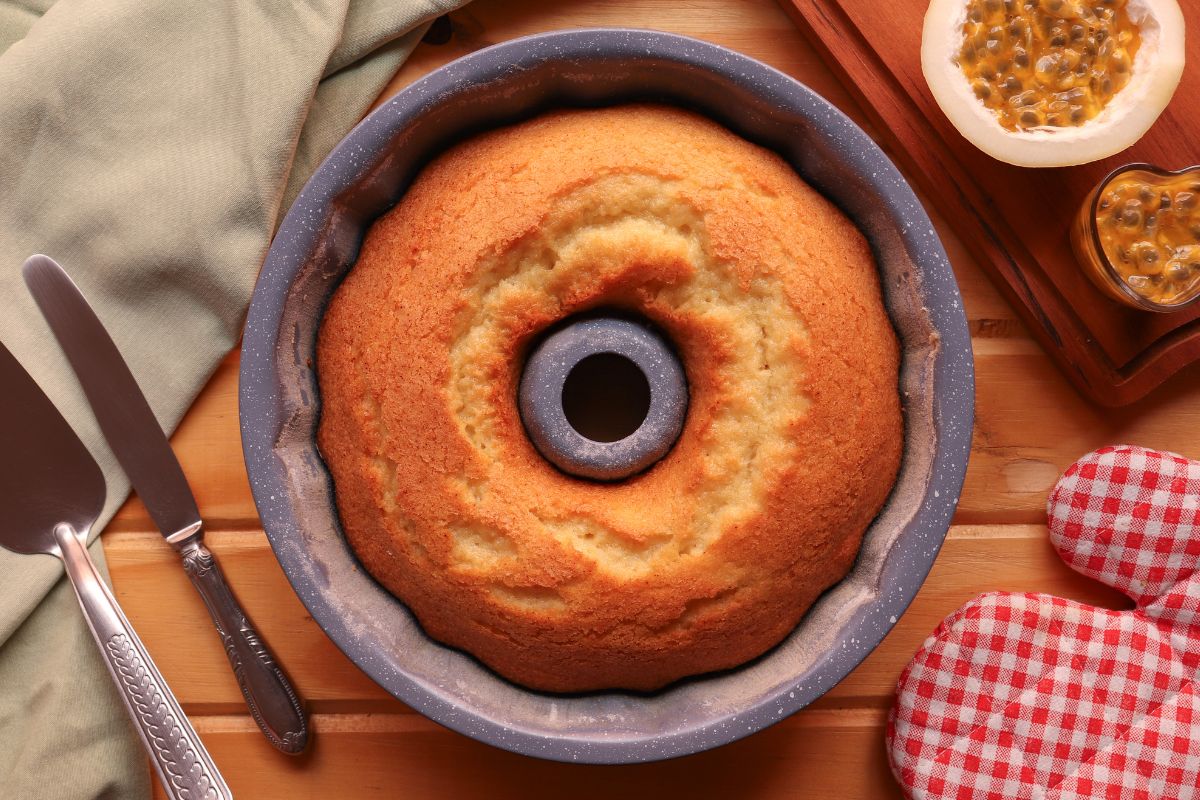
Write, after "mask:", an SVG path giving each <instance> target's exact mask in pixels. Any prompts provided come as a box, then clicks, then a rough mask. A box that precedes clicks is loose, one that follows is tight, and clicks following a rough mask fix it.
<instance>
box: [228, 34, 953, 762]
mask: <svg viewBox="0 0 1200 800" xmlns="http://www.w3.org/2000/svg"><path fill="white" fill-rule="evenodd" d="M633 100H653V101H659V102H666V103H672V104H676V105H679V106H684V107H687V108H690V109H692V110H695V111H698V112H700V113H703V114H706V115H708V116H710V117H711V118H713V119H715V120H717V121H718V122H720V123H722V124H724V125H725V126H727V127H728V128H730V129H732V130H733V131H735V132H737V133H738V134H740V135H742V136H743V137H745V138H746V139H749V140H751V141H753V142H757V143H759V144H762V145H765V146H766V147H769V148H771V149H773V150H775V151H776V152H778V153H779V154H781V155H782V156H783V157H784V158H785V159H787V160H788V161H789V162H790V163H791V164H792V166H793V167H795V169H796V171H797V172H798V173H799V174H800V175H801V176H803V177H804V179H805V180H807V181H808V182H809V183H810V184H812V185H813V186H814V187H816V188H817V189H818V190H819V191H821V192H823V193H824V194H825V195H826V196H827V197H829V198H830V199H831V200H833V202H835V203H836V204H837V205H838V206H840V207H841V208H842V210H843V211H845V213H846V214H847V215H849V216H850V217H851V218H852V219H853V220H854V221H855V222H856V223H857V224H858V226H859V227H860V228H861V229H862V230H863V231H864V232H865V234H866V236H867V238H868V240H869V241H870V243H871V246H872V249H873V251H874V253H875V256H876V259H877V261H878V263H879V266H880V270H881V272H882V283H883V289H884V295H885V301H886V304H887V308H888V311H889V314H890V315H891V317H892V320H893V321H894V323H895V326H896V330H897V332H898V334H899V336H900V339H901V342H902V347H903V351H904V355H903V364H902V370H901V375H900V386H899V389H900V391H901V393H902V396H903V401H904V411H905V450H904V462H903V466H902V468H901V474H900V478H899V481H898V483H897V485H896V487H895V489H894V491H893V492H892V494H891V497H890V498H889V500H888V502H887V504H886V505H885V507H884V509H883V510H882V511H881V512H880V514H879V516H878V518H877V519H876V520H875V521H874V523H873V524H872V525H871V527H870V529H869V530H868V532H867V535H866V538H865V540H864V543H863V547H862V551H861V553H860V555H859V558H858V561H857V562H856V564H855V566H854V568H853V570H852V572H851V573H850V575H849V576H847V577H846V578H845V579H844V580H843V581H842V582H841V583H839V584H838V585H836V586H835V587H833V588H832V589H830V590H829V591H828V592H827V593H826V594H825V595H824V596H823V597H822V599H821V600H820V601H819V602H818V603H817V604H816V605H815V606H814V607H813V608H812V610H811V611H810V612H809V613H808V615H807V616H806V617H805V618H804V619H803V621H802V622H801V623H800V625H799V626H798V627H797V628H796V630H795V631H794V632H793V633H792V634H791V635H790V636H789V637H788V638H787V639H786V640H785V641H784V642H782V643H781V644H780V645H778V646H777V647H775V648H774V649H773V650H771V651H770V652H768V653H766V654H765V655H763V656H762V657H760V658H758V659H756V660H754V661H753V662H751V663H748V664H746V665H744V666H742V667H739V668H737V669H734V670H730V671H728V672H723V673H719V674H710V675H703V676H699V677H695V678H691V679H687V680H684V681H681V682H679V683H676V684H673V685H672V686H669V687H667V688H666V689H663V690H661V691H658V692H655V693H653V694H632V693H627V692H605V693H596V694H587V695H572V696H563V695H551V694H543V693H538V692H534V691H531V690H528V689H525V688H523V687H521V686H517V685H515V684H512V683H509V682H508V681H505V680H504V679H503V678H500V677H499V676H497V675H496V674H495V673H493V672H491V671H489V670H488V669H487V668H486V667H484V666H482V665H481V664H480V663H479V662H477V661H475V660H474V659H473V658H471V657H470V656H469V655H467V654H465V653H462V652H459V651H456V650H453V649H450V648H448V647H445V646H443V645H441V644H439V643H438V642H436V641H433V640H432V639H430V638H429V637H427V636H426V635H425V634H424V633H423V632H422V630H421V628H420V627H419V626H418V625H417V623H416V621H415V620H414V619H413V617H412V616H411V615H410V614H409V612H408V611H407V610H406V608H405V607H404V605H403V604H401V603H400V601H398V600H397V599H396V598H395V597H393V596H392V595H390V594H388V592H387V591H385V590H384V589H383V588H382V587H381V586H379V585H378V584H377V583H375V582H374V581H373V580H372V579H371V577H370V576H369V575H368V574H367V573H366V572H365V571H364V570H363V569H362V568H361V566H360V565H359V564H358V562H357V561H356V559H355V557H354V554H353V553H352V552H351V550H350V549H349V547H348V546H347V544H346V542H345V539H344V538H343V536H342V533H341V530H340V528H339V524H338V516H337V512H336V510H335V506H334V500H333V487H332V483H331V480H330V476H329V473H328V471H327V470H326V468H325V465H324V464H323V463H322V460H321V456H320V454H319V453H318V451H317V448H316V445H315V442H314V434H315V431H316V426H317V421H318V417H319V414H320V396H319V394H318V390H317V381H316V375H315V373H314V358H315V354H314V349H315V340H316V332H317V328H318V325H319V324H320V321H321V315H322V313H323V311H324V308H325V305H326V303H327V301H328V300H329V297H330V294H331V293H332V292H333V290H334V288H335V287H336V286H337V285H338V282H339V281H340V280H341V278H342V277H343V276H344V275H345V274H346V272H347V271H348V270H349V269H350V268H351V266H352V265H353V264H354V261H355V258H356V257H357V254H358V249H359V245H360V243H361V241H362V238H363V234H364V232H365V230H366V229H367V227H368V226H369V225H370V224H371V222H372V221H373V220H374V219H375V218H377V217H378V216H380V215H381V214H382V213H383V212H384V211H386V210H387V209H388V208H389V207H391V206H392V205H393V204H394V203H395V202H396V201H397V199H398V198H399V197H400V196H401V195H402V194H403V193H404V191H405V188H406V187H407V185H408V183H409V182H410V181H411V180H412V178H413V176H414V174H415V173H416V172H417V171H418V170H419V169H420V168H421V166H422V165H423V164H424V163H426V162H427V161H428V160H429V159H430V158H431V157H432V156H433V155H435V154H437V153H438V152H440V151H442V150H444V149H445V148H447V147H448V146H450V145H451V144H453V143H455V142H458V141H460V140H462V139H463V138H465V137H468V136H470V135H471V134H473V133H475V132H478V131H481V130H485V129H487V128H491V127H495V126H499V125H505V124H508V123H512V122H515V121H518V120H521V119H525V118H527V117H530V116H532V115H535V114H537V113H538V112H541V111H544V110H546V109H550V108H555V107H562V106H596V105H608V104H614V103H621V102H626V101H633ZM397 378H398V379H403V376H397ZM973 400H974V382H973V368H972V361H971V346H970V337H969V335H968V331H967V323H966V319H965V317H964V315H963V309H962V302H961V300H960V298H959V293H958V287H957V285H956V284H955V281H954V276H953V274H952V273H951V270H950V265H949V263H948V262H947V259H946V255H945V252H944V251H943V249H942V246H941V243H940V242H939V240H938V237H937V235H936V234H935V233H934V230H933V226H932V225H931V224H930V222H929V218H928V217H927V216H926V214H925V212H924V210H922V208H921V205H920V203H919V202H918V201H917V198H916V197H915V196H914V195H913V192H912V190H911V189H910V188H909V186H908V184H906V183H905V181H904V179H903V178H902V177H901V176H900V173H899V172H897V170H896V168H895V167H894V166H893V165H892V163H891V162H890V161H889V160H888V159H887V157H886V156H885V155H884V154H883V152H882V151H880V149H879V148H878V147H877V146H876V145H875V143H874V142H872V141H871V139H870V138H868V137H867V135H866V134H864V133H863V131H862V130H860V129H859V128H858V127H857V126H856V125H855V124H854V123H853V122H851V121H850V120H849V119H848V118H847V117H846V116H845V115H844V114H842V113H841V112H840V111H838V110H837V109H836V108H834V107H833V106H832V105H830V104H829V103H828V102H826V101H825V100H823V99H822V98H821V97H819V96H817V95H816V94H814V93H813V92H812V91H811V90H809V89H808V88H806V87H805V86H803V85H802V84H800V83H797V82H796V81H795V80H793V79H791V78H789V77H787V76H786V75H784V74H782V73H780V72H778V71H776V70H774V69H771V68H770V67H767V66H765V65H763V64H760V63H759V62H757V61H754V60H752V59H750V58H747V57H745V56H742V55H738V54H737V53H734V52H731V51H729V50H726V49H724V48H721V47H717V46H715V45H711V44H706V43H704V42H699V41H696V40H693V39H688V38H684V37H681V36H674V35H670V34H664V33H657V32H651V31H637V30H611V29H605V30H578V31H567V32H561V33H549V34H543V35H538V36H532V37H529V38H525V39H518V40H515V41H511V42H506V43H504V44H500V45H496V46H494V47H490V48H488V49H486V50H481V51H479V52H477V53H473V54H472V55H469V56H466V57H465V58H461V59H459V60H458V61H455V62H453V63H451V64H448V65H446V66H445V67H443V68H441V69H439V70H437V71H435V72H433V73H432V74H430V75H429V76H427V77H425V78H424V79H422V80H420V81H418V82H417V83H415V84H413V85H412V86H410V87H409V88H407V89H405V90H404V91H402V92H400V93H399V94H397V95H396V96H395V97H394V98H393V99H392V100H390V101H389V102H387V103H386V104H384V105H383V106H381V107H380V108H379V109H377V110H376V111H374V112H373V113H372V114H371V115H370V116H368V117H367V118H366V119H365V120H364V121H363V122H362V123H361V124H360V125H359V126H358V127H356V128H355V129H354V130H353V131H351V133H350V134H349V135H348V136H347V137H346V139H345V140H344V141H343V142H342V143H341V144H340V145H338V147H337V148H336V149H335V150H334V151H333V153H332V154H331V155H330V156H329V158H328V159H326V161H325V163H324V164H322V165H321V167H320V169H318V170H317V172H316V174H315V175H314V176H313V177H312V179H311V180H310V181H309V182H308V184H307V185H306V186H305V187H304V190H303V191H302V192H301V194H300V196H299V198H298V199H297V201H296V203H295V205H294V206H293V207H292V209H291V211H290V212H288V214H287V217H286V218H285V219H284V221H283V224H282V226H281V227H280V229H279V232H278V234H277V235H276V237H275V241H274V243H273V244H272V246H271V249H270V252H269V253H268V256H267V260H266V265H265V266H264V268H263V271H262V274H261V276H260V277H259V280H258V286H257V288H256V289H255V292H254V298H253V302H252V304H251V306H250V312H249V318H248V319H247V322H246V332H245V339H244V343H243V348H242V371H241V425H242V440H243V443H244V446H245V454H246V464H247V467H248V469H249V473H250V481H251V485H252V487H253V490H254V497H255V501H256V502H257V504H258V510H259V513H260V514H261V515H262V522H263V526H264V528H265V529H266V532H267V535H268V537H269V538H270V541H271V545H272V547H273V548H274V550H275V553H276V555H277V556H278V558H279V562H280V564H281V565H282V566H283V569H284V571H285V572H286V573H287V576H288V579H289V580H290V581H291V583H292V586H293V587H294V588H295V590H296V592H297V594H299V596H300V599H301V601H303V603H304V605H305V606H306V607H307V608H308V610H309V611H310V612H311V613H312V616H313V618H314V619H315V620H316V621H317V623H318V624H319V625H320V626H321V627H322V628H323V629H324V630H325V632H326V633H327V634H328V635H329V637H330V638H331V639H333V641H334V642H335V643H336V644H337V645H338V646H339V647H340V648H341V649H342V650H343V651H344V652H345V653H346V655H348V656H349V657H350V658H351V659H352V660H353V661H354V662H355V663H356V664H358V666H359V667H361V668H362V669H363V671H365V672H366V673H367V674H368V675H370V676H371V677H372V678H373V679H374V680H375V681H377V682H378V683H379V684H380V685H381V686H383V687H384V688H385V689H386V690H387V691H389V692H391V693H392V694H393V695H395V696H396V697H397V698H399V699H400V700H402V701H404V702H405V703H407V704H408V705H410V706H412V707H413V708H414V709H416V710H417V711H420V712H421V713H422V714H425V715H426V716H428V717H430V718H431V719H433V720H436V721H437V722H440V723H441V724H443V725H445V726H447V727H449V728H452V729H454V730H456V731H459V732H461V733H464V734H466V735H467V736H471V737H473V738H476V739H479V740H481V741H484V742H488V743H490V744H493V745H496V746H497V747H502V748H505V749H507V750H512V751H516V752H519V753H525V754H528V755H532V756H539V757H542V758H549V759H557V760H562V761H578V762H591V763H626V762H636V761H651V760H655V759H662V758H669V757H672V756H679V755H684V754H687V753H694V752H697V751H700V750H705V749H707V748H711V747H716V746H717V745H721V744H724V743H726V742H730V741H733V740H735V739H738V738H740V737H743V736H746V735H748V734H750V733H753V732H755V731H757V730H760V729H762V728H764V727H766V726H768V725H770V724H772V723H774V722H777V721H778V720H780V719H783V718H784V717H786V716H787V715H789V714H791V713H793V712H795V711H796V710H797V709H800V708H802V707H804V706H805V705H807V704H808V703H811V702H812V701H813V700H815V699H816V698H817V697H820V696H821V694H823V693H824V692H826V691H828V690H829V688H830V687H831V686H833V685H834V684H836V683H837V682H838V681H840V680H841V679H842V678H843V677H845V676H846V674H847V673H849V672H850V670H851V669H853V668H854V666H855V665H856V664H858V663H859V662H860V661H861V660H862V659H863V658H864V657H865V656H866V655H867V654H868V653H869V652H870V651H871V650H872V648H874V647H875V646H876V645H877V644H878V643H879V641H880V640H881V639H882V638H883V636H884V634H886V633H887V631H888V630H889V629H890V628H891V627H892V625H893V624H895V622H896V619H897V618H898V617H899V616H900V614H901V613H903V611H904V609H905V608H906V607H907V606H908V604H909V602H910V601H911V600H912V598H913V596H914V595H915V594H916V592H917V589H918V588H919V587H920V585H921V582H922V581H923V580H924V578H925V575H926V574H927V573H928V571H929V568H930V567H931V566H932V564H933V560H934V558H935V556H936V555H937V552H938V549H939V548H940V546H941V544H942V541H943V539H944V538H945V535H946V531H947V530H948V528H949V525H950V518H951V515H952V513H953V511H954V507H955V505H956V504H957V501H958V496H959V491H960V489H961V487H962V482H963V476H964V473H965V471H966V465H967V455H968V450H969V447H970V437H971V421H972V414H973Z"/></svg>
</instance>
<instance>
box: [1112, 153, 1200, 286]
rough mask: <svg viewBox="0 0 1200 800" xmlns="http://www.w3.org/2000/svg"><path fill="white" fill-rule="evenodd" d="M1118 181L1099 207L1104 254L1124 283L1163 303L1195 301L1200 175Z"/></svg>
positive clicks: (1199, 267) (1199, 280)
mask: <svg viewBox="0 0 1200 800" xmlns="http://www.w3.org/2000/svg"><path fill="white" fill-rule="evenodd" d="M1148 178H1153V176H1147V175H1146V174H1145V173H1142V172H1140V171H1139V172H1131V173H1128V174H1125V175H1120V176H1118V177H1116V178H1114V179H1113V180H1112V181H1110V182H1109V183H1108V185H1107V186H1105V187H1104V189H1103V190H1102V193H1101V195H1100V198H1099V200H1098V201H1097V203H1096V231H1097V232H1098V233H1099V237H1100V244H1101V246H1102V247H1103V248H1104V255H1105V257H1106V258H1107V259H1108V262H1109V263H1110V264H1112V266H1113V268H1114V269H1115V270H1116V271H1117V273H1118V274H1120V276H1121V278H1122V280H1124V281H1125V283H1126V284H1127V285H1128V286H1129V288H1131V289H1133V290H1134V291H1135V292H1137V293H1138V294H1139V295H1141V296H1142V297H1144V298H1146V299H1147V300H1149V301H1150V302H1152V303H1158V304H1160V305H1175V304H1178V303H1181V302H1184V301H1185V300H1187V299H1190V298H1191V297H1192V296H1194V295H1195V294H1196V291H1197V289H1200V175H1198V174H1197V173H1190V174H1184V175H1179V176H1175V177H1174V178H1171V179H1169V180H1166V181H1163V180H1154V179H1148Z"/></svg>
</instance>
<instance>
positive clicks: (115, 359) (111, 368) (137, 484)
mask: <svg viewBox="0 0 1200 800" xmlns="http://www.w3.org/2000/svg"><path fill="white" fill-rule="evenodd" d="M22 271H23V273H24V276H25V284H26V285H27V286H28V287H29V291H30V293H31V294H32V295H33V298H34V300H35V301H36V302H37V305H38V307H39V308H40V309H41V311H42V315H43V316H44V317H45V318H46V321H47V322H48V323H49V324H50V329H51V330H52V331H53V332H54V335H55V337H56V338H57V339H58V342H59V344H60V345H61V346H62V349H63V352H64V353H66V355H67V361H69V362H70V364H71V367H72V368H73V369H74V370H75V374H76V376H77V377H78V378H79V383H80V384H81V385H82V386H83V391H84V394H85V395H87V399H88V402H89V403H90V404H91V406H92V411H93V412H95V415H96V420H97V421H98V422H99V423H100V430H101V431H102V432H103V433H104V438H105V439H107V440H108V444H109V446H110V447H111V448H112V451H113V453H115V454H116V456H117V461H119V462H120V463H121V466H122V468H124V470H125V472H126V474H127V475H128V476H129V480H130V482H131V483H132V484H133V488H134V489H136V490H137V493H138V496H139V497H140V498H141V500H142V503H143V504H144V505H145V506H146V510H147V511H149V512H150V516H151V518H153V520H154V523H155V524H156V525H157V526H158V529H159V531H160V532H161V533H162V535H163V537H164V538H165V539H166V540H167V541H168V542H170V543H171V545H172V546H174V547H175V549H176V550H177V551H178V552H179V554H180V556H181V558H182V560H183V567H184V570H185V571H186V572H187V575H188V577H189V578H190V579H191V581H192V585H193V586H195V587H196V590H197V591H199V592H200V596H201V597H202V598H203V599H204V604H205V606H206V607H207V608H208V612H209V615H210V616H211V617H212V620H213V623H214V624H215V625H216V627H217V631H218V633H220V634H221V640H222V644H223V645H224V647H225V653H226V655H227V656H228V658H229V663H230V666H231V667H232V668H233V672H234V676H235V677H236V678H237V682H238V686H239V688H240V689H241V690H242V695H243V697H245V699H246V704H247V705H248V706H249V708H250V712H251V715H252V716H253V717H254V721H255V722H256V723H258V727H259V729H260V730H262V732H263V734H264V735H265V736H266V737H267V739H268V740H269V741H270V742H271V744H273V745H274V746H275V747H276V748H278V749H279V750H282V751H283V752H285V753H291V754H296V753H300V752H302V751H303V750H304V748H305V746H306V745H307V743H308V723H307V720H306V717H305V714H304V709H303V706H302V705H301V703H300V699H299V697H298V696H297V695H296V691H295V689H293V688H292V685H291V683H290V681H289V680H288V678H287V676H286V675H285V674H284V672H283V669H282V667H280V666H279V664H278V663H277V662H276V661H275V658H274V656H273V655H272V654H271V652H270V650H268V649H267V646H266V643H265V642H264V641H263V639H262V637H261V636H260V635H259V633H258V631H257V630H256V629H255V628H254V626H253V625H252V624H251V622H250V620H249V618H248V617H247V616H246V613H245V612H244V611H243V610H242V607H241V605H240V604H239V603H238V601H237V598H236V597H235V596H234V595H233V592H232V590H231V589H230V588H229V584H228V582H227V581H226V579H225V575H224V573H223V572H222V571H221V568H220V566H219V565H218V563H217V561H216V557H215V556H213V554H212V552H211V551H210V550H209V549H208V548H207V547H205V546H204V543H203V536H204V526H203V523H202V521H201V518H200V511H199V509H198V508H197V507H196V499H195V497H194V496H193V495H192V490H191V487H189V486H188V482H187V478H186V477H185V476H184V474H183V468H182V467H181V466H180V465H179V459H178V458H176V457H175V451H174V450H172V449H171V444H170V442H168V441H167V437H166V434H164V433H163V430H162V428H161V427H160V426H159V424H158V420H157V419H156V418H155V417H154V412H153V411H152V410H151V408H150V404H149V403H148V402H147V401H146V397H145V395H143V394H142V390H141V388H140V387H139V386H138V383H137V380H136V379H135V378H134V377H133V373H132V372H130V370H129V366H128V365H127V364H126V363H125V359H124V358H122V357H121V353H120V351H119V350H118V349H117V346H116V344H115V343H113V340H112V337H110V336H109V335H108V331H107V330H105V328H104V325H103V324H102V323H101V322H100V319H99V317H97V316H96V313H95V312H94V311H93V310H92V307H91V306H90V305H89V304H88V302H87V299H86V298H85V297H84V296H83V294H82V293H81V292H80V291H79V287H78V286H76V285H75V282H74V281H72V280H71V277H70V276H69V275H67V273H66V271H65V270H64V269H63V268H62V267H60V266H59V265H58V263H56V262H55V261H54V260H53V259H51V258H49V257H47V256H43V255H35V256H31V257H30V258H29V259H28V260H27V261H26V262H25V265H24V267H23V268H22Z"/></svg>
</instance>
